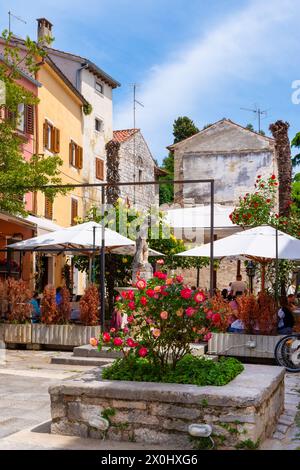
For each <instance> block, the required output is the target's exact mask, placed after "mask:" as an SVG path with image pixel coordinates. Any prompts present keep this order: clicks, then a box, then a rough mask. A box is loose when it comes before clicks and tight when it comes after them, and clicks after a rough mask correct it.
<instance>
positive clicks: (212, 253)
mask: <svg viewBox="0 0 300 470" xmlns="http://www.w3.org/2000/svg"><path fill="white" fill-rule="evenodd" d="M214 190H215V188H214V180H212V181H211V182H210V296H211V297H213V295H214Z"/></svg>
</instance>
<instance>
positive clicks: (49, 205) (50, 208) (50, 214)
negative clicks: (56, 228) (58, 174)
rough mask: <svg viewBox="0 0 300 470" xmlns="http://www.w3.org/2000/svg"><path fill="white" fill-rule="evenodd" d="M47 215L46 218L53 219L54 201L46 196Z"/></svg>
mask: <svg viewBox="0 0 300 470" xmlns="http://www.w3.org/2000/svg"><path fill="white" fill-rule="evenodd" d="M45 217H46V219H50V220H52V219H53V202H52V201H51V200H50V199H49V198H47V197H45Z"/></svg>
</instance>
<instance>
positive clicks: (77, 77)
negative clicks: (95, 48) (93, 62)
mask: <svg viewBox="0 0 300 470" xmlns="http://www.w3.org/2000/svg"><path fill="white" fill-rule="evenodd" d="M88 66H89V64H84V65H82V66H81V67H80V68H79V69H77V70H76V88H77V90H78V91H80V92H81V90H80V89H79V87H80V75H81V71H82V70H84V69H87V68H88Z"/></svg>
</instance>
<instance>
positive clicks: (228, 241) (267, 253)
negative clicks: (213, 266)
mask: <svg viewBox="0 0 300 470" xmlns="http://www.w3.org/2000/svg"><path fill="white" fill-rule="evenodd" d="M276 232H277V234H278V237H277V240H278V250H276ZM276 251H277V252H278V256H276ZM209 255H210V243H206V244H205V245H202V246H197V247H195V248H192V249H191V250H187V251H183V252H182V253H178V255H177V256H209ZM241 255H244V256H247V257H252V258H261V259H275V258H276V257H278V259H288V260H299V259H300V240H298V239H297V238H295V237H292V236H291V235H288V234H286V233H284V232H281V231H280V230H277V231H276V229H275V228H273V227H270V226H268V225H261V226H260V227H254V228H251V229H249V230H244V231H241V232H238V233H235V234H233V235H230V236H229V237H225V238H222V239H220V240H216V241H215V242H214V258H223V257H226V256H241Z"/></svg>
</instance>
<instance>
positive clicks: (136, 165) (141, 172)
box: [113, 129, 164, 209]
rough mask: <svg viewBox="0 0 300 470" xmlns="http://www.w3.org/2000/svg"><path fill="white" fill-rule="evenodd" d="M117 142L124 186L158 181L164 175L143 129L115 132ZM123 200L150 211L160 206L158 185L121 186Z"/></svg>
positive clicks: (120, 172)
mask: <svg viewBox="0 0 300 470" xmlns="http://www.w3.org/2000/svg"><path fill="white" fill-rule="evenodd" d="M113 138H114V140H116V141H117V142H119V143H120V150H119V158H120V160H119V175H120V181H121V182H122V183H126V182H134V181H136V182H142V181H155V180H156V179H157V177H158V176H159V175H160V173H162V174H164V172H162V171H161V170H160V169H159V168H158V166H157V165H156V162H155V160H154V158H153V156H152V154H151V152H150V150H149V147H148V145H147V143H146V141H145V139H144V137H143V135H142V133H141V131H140V129H124V130H117V131H114V132H113ZM120 197H121V198H122V199H124V201H127V202H128V203H129V204H130V205H131V206H136V207H137V208H139V209H147V208H149V207H150V206H151V205H152V204H155V205H157V206H158V204H159V187H158V185H157V186H155V185H149V186H121V187H120Z"/></svg>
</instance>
